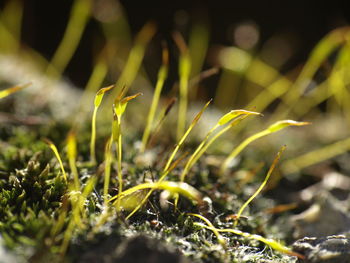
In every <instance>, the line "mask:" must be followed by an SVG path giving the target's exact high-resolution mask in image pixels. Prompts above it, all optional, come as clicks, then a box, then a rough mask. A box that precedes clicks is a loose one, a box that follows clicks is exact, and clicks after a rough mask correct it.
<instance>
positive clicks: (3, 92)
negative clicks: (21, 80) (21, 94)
mask: <svg viewBox="0 0 350 263" xmlns="http://www.w3.org/2000/svg"><path fill="white" fill-rule="evenodd" d="M30 85H32V83H31V82H29V83H27V84H22V85H16V86H13V87H10V88H7V89H4V90H1V91H0V99H3V98H5V97H7V96H9V95H11V94H13V93H15V92H17V91H20V90H22V89H24V88H27V87H28V86H30Z"/></svg>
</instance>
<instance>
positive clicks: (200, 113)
mask: <svg viewBox="0 0 350 263" xmlns="http://www.w3.org/2000/svg"><path fill="white" fill-rule="evenodd" d="M211 102H212V100H209V101H208V102H207V103H206V104H205V105H204V107H203V108H202V110H201V111H200V112H199V113H198V114H197V115H196V116H195V117H194V119H193V121H192V122H191V124H190V126H189V128H188V129H187V130H186V132H185V134H184V135H182V137H181V138H180V140H179V142H178V143H177V145H176V146H175V149H174V151H173V152H172V154H171V155H170V157H169V159H168V161H167V163H166V165H165V167H164V169H163V172H166V171H167V170H168V169H169V167H170V165H171V163H172V161H173V159H174V157H175V155H176V153H177V152H178V150H179V149H180V147H181V146H182V145H183V143H184V142H185V140H186V138H187V136H188V135H189V134H190V132H191V131H192V129H193V128H194V126H195V125H196V124H197V122H198V121H199V119H200V117H201V116H202V114H203V112H204V110H205V109H206V108H207V107H208V106H209V104H210V103H211Z"/></svg>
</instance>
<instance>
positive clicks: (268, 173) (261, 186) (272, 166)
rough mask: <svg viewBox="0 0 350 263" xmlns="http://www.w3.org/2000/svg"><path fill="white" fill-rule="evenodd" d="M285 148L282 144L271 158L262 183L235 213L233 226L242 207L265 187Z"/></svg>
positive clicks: (235, 224) (239, 215) (236, 222)
mask: <svg viewBox="0 0 350 263" xmlns="http://www.w3.org/2000/svg"><path fill="white" fill-rule="evenodd" d="M285 149H286V146H282V148H281V150H280V151H279V152H278V154H277V156H276V157H275V159H274V160H273V163H272V165H271V166H270V169H269V171H268V172H267V175H266V177H265V179H264V181H263V182H262V184H261V185H260V186H259V188H258V189H257V190H256V191H255V193H254V194H253V195H252V196H251V197H250V198H249V199H248V200H247V201H246V202H245V203H244V204H243V205H242V206H241V208H240V209H239V211H238V213H237V217H236V220H235V223H234V227H236V226H237V224H238V220H239V218H240V217H241V215H242V213H243V211H244V209H245V208H246V207H247V206H248V205H249V204H250V202H251V201H253V199H254V198H255V197H256V196H257V195H258V194H259V193H260V192H261V190H262V189H263V188H264V187H265V185H266V183H267V181H268V180H269V179H270V177H271V174H272V172H273V170H274V169H275V167H276V165H277V163H278V161H279V160H280V158H281V155H282V153H283V152H284V150H285Z"/></svg>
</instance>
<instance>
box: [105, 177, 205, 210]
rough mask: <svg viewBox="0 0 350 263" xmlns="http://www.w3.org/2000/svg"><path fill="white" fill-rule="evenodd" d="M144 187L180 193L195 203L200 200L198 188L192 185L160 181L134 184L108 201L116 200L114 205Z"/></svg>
mask: <svg viewBox="0 0 350 263" xmlns="http://www.w3.org/2000/svg"><path fill="white" fill-rule="evenodd" d="M144 189H152V190H166V191H168V192H170V193H172V194H181V195H183V196H184V197H186V198H188V199H189V200H192V201H194V202H197V203H198V202H200V201H201V200H202V194H201V193H200V192H199V191H198V190H196V189H195V188H194V187H192V186H190V185H189V184H186V183H182V182H171V181H162V182H152V183H143V184H139V185H136V186H134V187H132V188H129V189H127V190H125V191H123V192H121V193H120V194H118V195H116V196H114V197H112V198H111V199H109V202H111V201H113V200H116V201H115V202H114V205H116V204H117V202H118V200H121V199H123V198H125V197H126V196H129V195H131V194H134V193H136V192H138V191H140V190H144ZM137 204H138V203H137ZM117 208H118V207H117Z"/></svg>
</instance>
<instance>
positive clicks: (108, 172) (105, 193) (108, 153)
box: [103, 139, 112, 204]
mask: <svg viewBox="0 0 350 263" xmlns="http://www.w3.org/2000/svg"><path fill="white" fill-rule="evenodd" d="M111 163H112V154H111V139H109V140H108V141H107V143H106V147H105V175H104V183H103V200H104V203H105V204H107V201H108V188H109V180H110V176H111Z"/></svg>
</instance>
